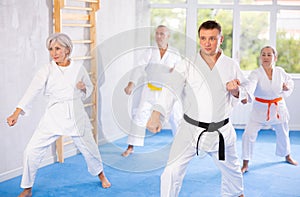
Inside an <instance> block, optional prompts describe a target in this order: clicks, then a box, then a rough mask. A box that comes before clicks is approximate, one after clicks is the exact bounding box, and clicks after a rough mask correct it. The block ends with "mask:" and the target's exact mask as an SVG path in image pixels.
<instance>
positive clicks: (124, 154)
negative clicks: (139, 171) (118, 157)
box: [122, 145, 133, 157]
mask: <svg viewBox="0 0 300 197" xmlns="http://www.w3.org/2000/svg"><path fill="white" fill-rule="evenodd" d="M132 153H133V146H132V145H128V147H127V149H126V150H125V151H124V152H123V153H122V156H123V157H128V156H129V155H130V154H132Z"/></svg>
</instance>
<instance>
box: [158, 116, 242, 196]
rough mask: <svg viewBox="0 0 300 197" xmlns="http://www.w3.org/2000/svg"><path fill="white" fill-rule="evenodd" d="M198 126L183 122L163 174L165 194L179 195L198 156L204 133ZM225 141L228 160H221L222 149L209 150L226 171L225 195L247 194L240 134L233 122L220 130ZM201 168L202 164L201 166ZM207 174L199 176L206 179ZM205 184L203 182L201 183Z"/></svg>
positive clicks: (223, 186)
mask: <svg viewBox="0 0 300 197" xmlns="http://www.w3.org/2000/svg"><path fill="white" fill-rule="evenodd" d="M196 128H197V127H195V126H193V125H190V124H189V123H186V122H185V121H182V124H181V125H180V126H179V128H178V132H177V135H176V137H175V139H174V141H173V144H172V147H171V151H170V155H169V160H168V164H167V166H166V167H165V169H164V171H163V173H162V175H161V185H160V188H161V190H160V192H161V197H177V196H178V195H179V192H180V189H181V186H182V181H183V178H184V176H185V173H186V169H187V166H188V164H189V162H190V161H191V159H192V158H193V157H194V156H195V155H196V144H195V142H197V138H198V136H199V134H200V132H201V131H200V132H199V131H198V132H197V130H196ZM219 131H220V132H221V133H223V135H224V133H225V132H228V133H227V134H225V135H224V140H225V161H220V160H219V157H218V151H213V152H207V154H208V155H209V156H210V157H212V159H213V161H214V163H215V164H216V166H217V167H218V168H219V169H220V171H221V174H222V183H221V184H222V185H221V195H222V197H237V196H240V195H241V194H243V177H242V173H241V169H240V164H239V158H238V155H237V151H236V142H235V141H236V133H235V130H234V128H233V127H232V125H231V123H229V124H227V125H225V126H223V127H222V128H220V129H219ZM199 169H200V170H201V166H199ZM205 178H206V177H199V179H205ZM199 186H201V185H199Z"/></svg>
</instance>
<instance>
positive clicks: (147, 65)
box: [122, 25, 182, 157]
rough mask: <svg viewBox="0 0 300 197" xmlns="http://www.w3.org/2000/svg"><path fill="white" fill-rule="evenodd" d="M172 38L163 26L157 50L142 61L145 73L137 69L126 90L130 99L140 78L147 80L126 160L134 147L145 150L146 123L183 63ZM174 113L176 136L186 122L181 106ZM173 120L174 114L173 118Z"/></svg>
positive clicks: (152, 49)
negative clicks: (179, 63) (161, 94)
mask: <svg viewBox="0 0 300 197" xmlns="http://www.w3.org/2000/svg"><path fill="white" fill-rule="evenodd" d="M169 37H170V31H169V29H168V28H167V27H166V26H164V25H159V26H158V27H157V28H156V32H155V41H156V43H157V46H152V47H149V48H148V49H146V51H145V53H144V54H142V56H141V57H140V59H139V62H138V66H139V68H142V69H136V70H135V72H133V73H132V76H131V79H130V81H129V83H128V85H127V87H126V88H125V93H126V94H127V95H130V94H131V93H132V91H133V89H134V88H135V86H136V84H137V82H138V80H139V79H140V77H142V76H145V77H146V83H145V84H143V89H142V93H141V98H140V102H139V105H138V108H137V111H136V112H135V113H134V115H133V120H132V123H131V129H130V131H129V133H128V140H127V144H128V147H127V149H126V150H125V151H124V152H123V153H122V156H124V157H127V156H129V155H130V154H131V153H133V147H134V146H143V145H144V138H145V131H146V123H147V121H148V119H149V116H150V113H151V109H152V106H153V104H155V103H156V101H157V99H158V97H159V95H160V93H161V90H162V87H163V85H164V82H165V80H166V79H168V77H169V75H170V73H171V72H172V71H173V69H174V67H175V65H176V64H177V63H178V62H179V61H180V60H181V57H180V54H179V52H178V50H177V49H174V48H171V47H170V46H169V44H168V41H169ZM175 106H176V107H174V108H173V109H174V111H173V117H174V118H173V119H172V118H171V119H170V124H171V127H172V132H173V134H175V130H176V127H177V125H178V122H179V121H180V120H181V118H182V112H181V108H180V105H179V103H177V104H176V105H175ZM169 116H170V114H169Z"/></svg>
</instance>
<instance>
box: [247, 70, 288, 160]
mask: <svg viewBox="0 0 300 197" xmlns="http://www.w3.org/2000/svg"><path fill="white" fill-rule="evenodd" d="M249 81H250V88H251V92H252V93H254V96H255V97H258V98H262V99H266V100H273V99H276V98H279V97H282V100H281V101H279V102H277V103H278V106H276V105H275V104H274V103H273V104H271V106H270V114H269V117H270V119H269V120H267V115H268V114H267V112H268V104H267V103H261V102H258V101H256V100H254V103H253V107H252V111H251V114H250V119H249V122H248V124H247V126H246V128H245V131H244V133H243V136H242V144H243V145H242V146H243V154H242V159H244V160H250V159H251V158H252V154H253V148H254V143H255V141H256V138H257V135H258V132H259V131H260V129H261V128H262V127H264V126H271V127H272V128H273V129H274V130H275V132H276V155H278V156H281V157H283V156H287V155H288V154H290V139H289V126H288V121H289V112H288V109H287V107H286V103H285V100H284V97H287V96H289V95H290V94H291V93H292V92H293V89H294V82H293V80H292V78H291V76H290V75H288V74H287V73H286V72H285V71H284V69H283V68H281V67H276V66H274V67H273V73H272V80H270V79H269V78H268V76H267V75H266V72H265V71H264V69H263V67H262V66H260V67H259V68H257V69H255V70H254V71H252V72H251V74H250V75H249ZM283 83H287V86H288V87H289V90H288V91H283V90H282V85H283ZM277 114H278V115H279V118H277Z"/></svg>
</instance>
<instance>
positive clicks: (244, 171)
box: [241, 166, 248, 174]
mask: <svg viewBox="0 0 300 197" xmlns="http://www.w3.org/2000/svg"><path fill="white" fill-rule="evenodd" d="M241 171H242V174H245V173H246V172H248V167H246V166H243V167H242V168H241Z"/></svg>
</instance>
